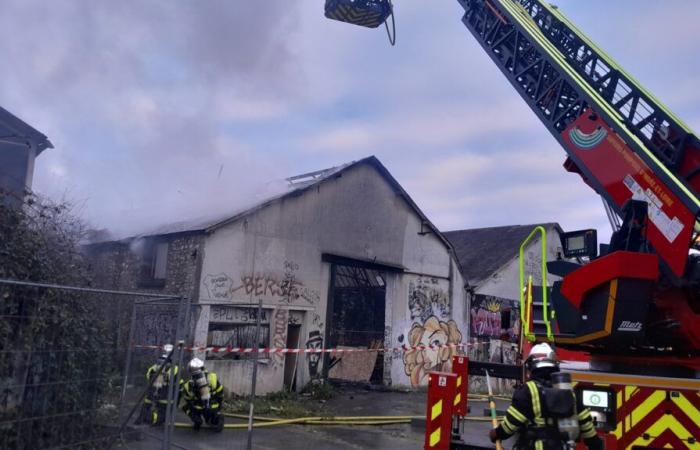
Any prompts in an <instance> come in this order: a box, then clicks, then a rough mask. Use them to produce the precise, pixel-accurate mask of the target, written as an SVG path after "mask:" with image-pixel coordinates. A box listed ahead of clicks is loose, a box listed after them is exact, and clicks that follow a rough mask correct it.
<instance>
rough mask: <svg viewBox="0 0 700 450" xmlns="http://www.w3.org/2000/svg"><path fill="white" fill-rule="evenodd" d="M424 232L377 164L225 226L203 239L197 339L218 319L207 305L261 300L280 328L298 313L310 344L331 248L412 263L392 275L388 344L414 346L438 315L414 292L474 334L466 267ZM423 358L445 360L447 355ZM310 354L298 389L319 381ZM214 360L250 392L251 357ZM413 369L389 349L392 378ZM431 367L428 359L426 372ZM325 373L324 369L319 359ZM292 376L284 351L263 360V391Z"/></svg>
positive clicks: (401, 380)
mask: <svg viewBox="0 0 700 450" xmlns="http://www.w3.org/2000/svg"><path fill="white" fill-rule="evenodd" d="M420 231H421V220H420V217H419V216H417V215H416V214H415V213H414V211H413V210H412V209H411V208H410V207H409V206H408V205H407V204H406V202H405V201H404V200H403V199H402V198H401V197H400V196H398V195H397V194H396V193H395V192H394V191H393V189H392V187H391V185H390V184H389V183H387V182H386V180H384V178H383V177H382V176H381V175H380V174H379V173H378V172H377V171H376V170H375V169H374V168H373V167H372V166H370V165H368V164H360V165H358V166H355V167H354V168H352V169H350V170H348V171H346V172H343V173H342V176H338V177H336V178H334V179H332V180H329V181H326V182H324V183H322V184H321V185H317V186H315V187H313V188H312V189H310V190H308V191H305V193H303V194H302V195H299V196H294V197H289V198H286V199H283V200H281V201H279V202H276V203H273V204H271V205H269V206H267V207H265V208H262V209H260V210H258V211H257V212H255V213H252V214H250V215H248V216H246V218H245V219H242V220H239V221H237V222H234V223H231V224H228V225H226V226H223V227H222V228H219V229H217V230H216V231H214V232H213V233H211V234H210V235H208V236H207V238H206V240H205V244H204V256H203V267H202V278H201V286H200V298H199V303H200V304H201V305H203V306H202V307H201V310H202V311H201V314H200V318H199V320H198V322H197V326H196V331H195V345H205V344H206V337H207V330H208V325H209V320H210V319H212V317H211V315H210V309H211V308H210V307H208V306H206V305H207V304H210V303H219V304H221V303H223V304H230V305H236V304H238V305H241V304H245V303H254V302H257V301H258V299H262V301H263V304H264V307H265V308H266V311H267V313H268V314H269V317H270V328H271V335H272V334H274V328H275V327H274V321H275V320H276V319H278V320H282V319H283V318H284V317H288V315H289V314H290V313H291V312H293V311H297V312H298V313H299V314H301V315H302V317H303V319H302V323H301V326H302V329H301V333H302V334H301V336H302V347H303V346H304V345H305V343H306V340H307V339H308V338H309V336H311V334H312V333H314V332H319V333H320V335H321V336H324V335H325V324H326V306H327V300H328V299H327V297H328V288H329V282H330V279H329V278H330V264H328V263H324V262H322V261H321V255H322V254H323V253H329V254H335V255H339V256H344V257H348V258H354V259H359V260H365V261H367V260H369V261H376V262H377V263H385V264H390V265H396V266H403V267H405V268H406V271H407V273H404V274H387V276H386V324H387V325H386V329H385V345H391V346H392V347H394V346H397V345H401V342H400V340H403V343H406V344H408V342H407V340H408V339H409V334H410V332H411V329H412V328H413V327H414V326H416V327H421V326H424V325H425V323H424V322H425V320H422V319H424V318H425V317H429V316H430V314H428V315H426V314H427V313H426V312H425V311H422V312H421V313H420V314H419V313H418V311H414V313H413V315H412V314H411V311H410V309H409V296H410V295H412V294H413V295H414V297H415V296H420V295H421V294H423V295H425V294H427V295H428V301H423V303H422V307H423V308H431V311H432V310H433V309H435V312H436V313H435V317H436V318H435V320H434V321H432V322H431V325H435V321H437V326H438V327H443V328H444V329H446V330H448V331H449V330H453V333H452V337H453V338H454V337H455V336H456V333H455V332H454V330H460V333H461V335H462V338H463V339H466V333H467V330H468V327H467V325H468V323H467V320H468V319H467V317H468V315H467V314H466V309H465V303H464V302H465V298H464V289H463V284H464V283H463V281H462V278H461V275H460V274H459V270H458V269H457V267H456V266H455V263H454V260H453V259H452V258H451V257H450V254H449V252H448V249H447V248H446V247H445V245H444V244H443V243H442V242H441V241H440V239H439V238H438V237H436V236H435V235H434V234H432V233H428V234H419V232H420ZM290 286H291V287H292V288H290ZM431 295H432V297H430V296H431ZM441 306H442V309H441V308H440V307H441ZM414 309H415V308H414ZM280 311H282V312H280ZM287 311H289V312H287ZM450 321H454V322H451V323H450ZM282 328H284V327H278V329H282ZM438 334H439V333H438ZM448 334H449V333H446V334H445V336H444V337H443V339H444V338H446V337H447V335H448ZM414 335H416V336H417V333H414ZM286 338H287V336H286V332H285V333H284V335H276V336H271V341H272V342H271V344H272V345H273V346H283V345H284V344H282V343H285V344H286ZM422 356H425V357H427V359H428V360H430V358H433V359H432V360H439V357H440V356H443V357H444V356H445V355H422ZM309 358H310V357H309V356H301V357H300V358H299V360H298V364H297V386H299V387H301V386H303V385H304V384H305V383H307V382H308V381H309V380H310V379H311V375H310V373H309V372H310V364H309ZM207 365H208V367H209V368H210V369H211V370H214V371H216V372H217V373H218V374H219V376H220V378H221V379H222V382H223V383H224V385H225V386H227V388H229V389H230V390H232V391H233V392H237V393H247V392H248V391H249V387H250V379H251V376H252V363H251V362H250V361H243V360H237V361H209V362H207ZM405 366H406V364H405V363H404V358H403V356H402V355H401V354H396V355H393V356H392V355H386V356H385V382H387V383H389V382H390V383H393V384H401V385H404V384H405V385H407V384H411V382H410V377H409V375H407V374H406V370H405ZM429 366H430V363H425V364H424V367H423V369H425V370H426V371H427V370H428V369H429V368H430V367H429ZM317 370H318V373H320V371H321V367H320V364H319V366H318V368H317ZM283 374H284V359H283V358H279V359H278V358H274V357H272V358H266V359H264V360H263V363H262V364H261V365H260V366H259V372H258V392H259V393H265V392H271V391H277V390H280V389H282V385H283ZM419 378H421V379H420V380H419V381H420V382H421V383H424V380H423V379H422V377H419Z"/></svg>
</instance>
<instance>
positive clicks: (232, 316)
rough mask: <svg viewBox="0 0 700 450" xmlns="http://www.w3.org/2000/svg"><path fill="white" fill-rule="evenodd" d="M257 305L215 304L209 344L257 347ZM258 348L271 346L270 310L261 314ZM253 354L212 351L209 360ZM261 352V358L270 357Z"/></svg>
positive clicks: (211, 312) (211, 317)
mask: <svg viewBox="0 0 700 450" xmlns="http://www.w3.org/2000/svg"><path fill="white" fill-rule="evenodd" d="M257 312H258V310H257V308H237V307H230V306H212V307H211V311H210V315H209V332H208V334H207V346H212V347H229V346H230V347H243V348H255V341H256V339H255V329H256V326H257V325H256V316H257ZM257 343H258V345H257V346H258V348H267V347H269V346H270V311H269V310H266V309H263V310H262V311H261V317H260V334H259V335H258V339H257ZM253 357H254V356H253V353H225V352H224V353H214V352H209V353H208V354H207V359H224V360H236V359H252V358H253ZM267 357H268V355H267V354H261V355H260V358H267Z"/></svg>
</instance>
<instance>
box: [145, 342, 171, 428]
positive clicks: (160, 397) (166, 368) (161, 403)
mask: <svg viewBox="0 0 700 450" xmlns="http://www.w3.org/2000/svg"><path fill="white" fill-rule="evenodd" d="M163 349H164V351H165V352H164V353H163V354H162V355H160V357H159V358H158V362H157V363H155V364H153V365H152V366H150V367H149V368H148V370H147V371H146V381H148V383H149V390H148V393H147V394H146V398H145V399H144V401H143V407H142V409H141V421H142V422H144V423H148V424H150V425H153V426H158V425H161V424H162V423H163V422H164V421H165V409H166V407H167V406H168V391H169V388H170V383H171V382H175V378H176V377H177V372H178V367H177V366H173V365H172V364H171V361H170V358H169V357H170V353H171V352H172V350H173V346H172V345H170V344H167V345H165V346H163ZM161 365H162V366H163V370H161V371H160V373H159V372H158V369H159V368H160V366H161ZM156 374H157V375H156Z"/></svg>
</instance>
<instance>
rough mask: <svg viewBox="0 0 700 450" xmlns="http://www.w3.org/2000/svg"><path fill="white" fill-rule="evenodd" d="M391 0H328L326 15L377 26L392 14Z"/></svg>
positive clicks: (352, 22) (344, 20) (366, 25)
mask: <svg viewBox="0 0 700 450" xmlns="http://www.w3.org/2000/svg"><path fill="white" fill-rule="evenodd" d="M391 12H392V8H391V2H390V0H326V17H328V18H329V19H334V20H339V21H341V22H347V23H351V24H353V25H360V26H363V27H368V28H377V27H378V26H379V25H381V24H383V23H384V22H385V21H386V19H387V18H388V17H389V16H390V15H391Z"/></svg>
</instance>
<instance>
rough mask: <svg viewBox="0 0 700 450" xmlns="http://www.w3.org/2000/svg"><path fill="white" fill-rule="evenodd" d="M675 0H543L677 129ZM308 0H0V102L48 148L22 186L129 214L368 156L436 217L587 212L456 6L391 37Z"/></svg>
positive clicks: (522, 218)
mask: <svg viewBox="0 0 700 450" xmlns="http://www.w3.org/2000/svg"><path fill="white" fill-rule="evenodd" d="M685 3H687V2H685ZM685 3H680V2H677V1H674V2H672V3H671V4H672V5H673V7H671V8H670V9H672V10H674V11H673V15H672V16H668V15H664V16H663V17H665V18H668V17H672V20H667V19H664V20H663V21H659V20H658V17H659V16H660V13H659V12H660V11H664V12H667V11H666V10H667V9H669V8H668V7H667V6H666V3H664V5H660V4H658V5H657V4H656V3H648V4H641V3H631V2H627V3H624V2H620V3H618V2H614V4H613V3H611V2H606V1H603V0H592V1H591V2H587V3H586V4H585V5H584V4H583V3H580V2H572V1H568V0H562V4H561V5H560V7H561V10H562V11H563V12H564V13H566V14H567V15H569V16H570V17H571V18H572V20H574V22H576V23H579V24H580V25H581V28H582V29H584V30H586V31H592V35H593V38H594V39H595V40H596V41H598V42H599V43H600V44H601V47H603V48H605V49H607V50H609V51H610V52H611V53H612V54H613V55H619V56H620V57H621V60H620V62H621V63H623V66H626V67H627V68H628V69H629V70H630V72H631V73H633V74H634V75H635V76H636V77H638V78H639V79H640V80H642V82H643V83H644V84H647V86H648V87H649V88H650V89H651V90H652V91H653V92H654V93H655V94H656V95H657V96H658V97H659V98H661V99H662V100H664V101H667V102H668V103H669V106H670V107H671V109H673V110H679V109H680V111H679V113H681V116H682V117H684V118H691V120H689V123H690V125H691V126H696V127H697V126H698V123H700V119H698V117H700V116H699V115H698V107H697V105H696V103H697V102H695V98H696V97H697V94H696V91H697V90H693V86H694V85H696V84H697V83H696V82H695V81H696V77H695V78H694V74H696V73H698V71H699V70H700V67H699V65H700V60H698V59H697V58H691V57H689V55H695V54H697V53H698V50H700V49H699V48H698V45H700V44H698V43H699V42H700V41H698V40H697V39H690V37H692V36H690V35H689V34H688V33H691V34H692V32H693V30H694V29H695V28H693V23H694V21H696V18H697V16H698V14H700V11H697V8H696V6H692V7H691V6H688V5H686V4H685ZM632 4H634V7H633V8H632V7H630V5H632ZM322 6H323V5H322V2H308V1H307V2H301V1H300V2H290V1H287V0H268V1H265V2H242V1H240V2H232V1H229V0H212V1H208V2H205V3H202V2H171V1H167V0H147V1H142V2H110V1H107V0H95V1H91V2H75V1H72V0H55V1H51V2H43V1H40V0H7V1H5V2H4V3H3V14H2V15H1V16H0V39H2V41H3V42H5V43H6V45H4V46H2V48H0V57H2V60H3V61H5V62H7V64H5V65H4V67H3V83H2V84H0V98H2V106H3V107H5V108H7V109H8V110H10V111H12V112H13V113H15V114H17V115H18V116H19V117H21V118H23V119H25V120H26V121H27V122H28V123H30V124H31V125H33V126H35V127H36V128H37V129H39V130H41V131H42V132H44V133H46V134H47V135H48V136H49V138H50V139H51V140H52V142H53V143H54V144H55V145H56V149H53V150H49V151H46V152H45V153H44V154H42V156H41V157H40V158H39V159H38V160H37V166H36V175H35V187H36V189H37V190H40V191H42V192H45V193H48V194H49V195H52V196H55V197H61V196H63V195H66V193H68V194H67V195H69V196H71V197H72V198H74V199H76V200H77V201H79V202H80V203H84V204H85V208H84V211H85V215H86V217H88V218H89V219H90V220H92V221H94V222H95V223H96V224H98V225H101V226H105V225H107V226H110V227H122V228H123V227H131V228H138V227H140V226H143V225H152V223H151V222H153V221H159V222H160V221H165V220H172V219H175V220H179V219H181V218H185V217H191V216H192V214H193V213H195V212H197V213H198V212H199V210H212V209H223V208H227V207H228V206H232V205H234V204H236V203H239V202H244V201H248V200H249V199H250V198H252V197H254V196H255V193H256V192H258V190H259V189H264V186H261V184H262V182H263V181H265V180H270V179H275V178H280V177H283V176H289V175H293V174H295V173H303V172H308V171H311V170H315V169H321V168H324V167H327V166H330V165H335V164H340V163H343V162H347V161H349V160H351V159H357V158H359V157H362V156H366V155H367V154H376V155H377V156H378V157H380V159H381V160H382V161H383V162H384V163H385V164H386V165H387V167H388V168H389V169H390V170H391V171H392V173H393V174H394V175H395V176H396V177H397V178H398V179H399V181H401V182H402V183H403V184H404V186H405V187H406V188H407V189H408V190H409V192H410V193H411V194H412V195H413V197H414V198H415V199H416V200H417V202H418V203H419V205H420V206H421V207H422V208H423V209H424V210H425V211H426V212H427V213H428V216H429V217H430V218H431V219H432V220H433V221H434V222H435V223H436V224H437V225H438V226H440V227H455V228H458V227H463V226H489V225H495V224H505V223H513V222H517V223H528V222H533V221H553V220H559V221H564V222H566V221H572V220H580V221H581V224H585V223H587V222H586V221H588V220H595V217H596V213H595V211H596V210H597V208H599V200H598V199H597V197H596V196H595V194H594V193H593V192H592V191H590V189H588V188H587V187H586V186H585V185H584V184H583V183H582V182H581V181H580V180H579V179H578V178H576V176H574V175H571V174H568V173H566V172H565V171H564V170H563V169H562V168H561V162H562V161H563V159H564V153H563V152H562V151H561V149H560V147H559V144H557V143H556V142H555V141H554V140H553V139H552V138H551V136H550V135H549V132H548V131H547V130H546V129H545V128H544V127H543V126H542V124H541V123H539V121H538V120H537V118H536V116H535V115H534V114H533V113H532V112H531V111H530V110H529V108H528V106H527V105H526V103H525V102H523V101H522V100H521V99H520V98H519V97H518V94H517V93H516V92H515V91H514V90H513V89H512V87H511V86H510V85H509V83H508V82H507V80H506V79H505V78H504V77H503V76H502V75H501V74H500V71H499V70H498V68H497V67H496V65H495V64H493V63H492V62H491V60H490V59H489V57H488V56H487V55H486V54H485V53H484V51H483V49H481V48H480V46H479V44H478V43H477V41H476V40H475V39H473V38H472V37H471V35H470V34H469V32H468V31H467V30H466V28H465V27H464V26H463V24H462V23H461V21H460V19H461V17H462V14H463V10H462V9H461V7H460V6H459V4H458V3H457V2H448V3H446V4H444V5H442V4H441V5H438V4H437V3H436V4H435V5H434V6H433V5H432V3H431V4H430V5H427V6H426V3H425V2H404V3H401V4H400V5H398V4H397V6H396V7H397V21H398V22H397V26H398V31H399V34H398V36H399V41H398V45H397V46H396V47H391V46H389V45H388V44H387V42H386V36H385V35H384V34H383V33H384V31H383V30H381V29H378V30H367V29H364V28H360V27H353V26H350V25H348V24H343V23H340V22H336V21H330V20H327V19H325V18H324V17H323V7H322ZM681 6H682V7H681ZM603 9H604V10H605V11H607V12H608V14H606V15H604V16H605V17H602V16H601V15H600V14H599V13H600V11H601V10H603ZM609 17H625V20H623V21H619V20H617V21H615V20H609V19H608V18H609ZM640 24H642V26H640ZM651 29H653V30H654V32H653V33H649V32H648V30H651ZM679 55H680V56H679ZM660 67H673V70H671V71H669V70H659V68H660ZM693 118H694V120H693ZM195 210H196V211H195ZM599 211H600V214H601V217H604V214H603V210H602V207H600V210H599ZM574 225H575V224H574Z"/></svg>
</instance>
